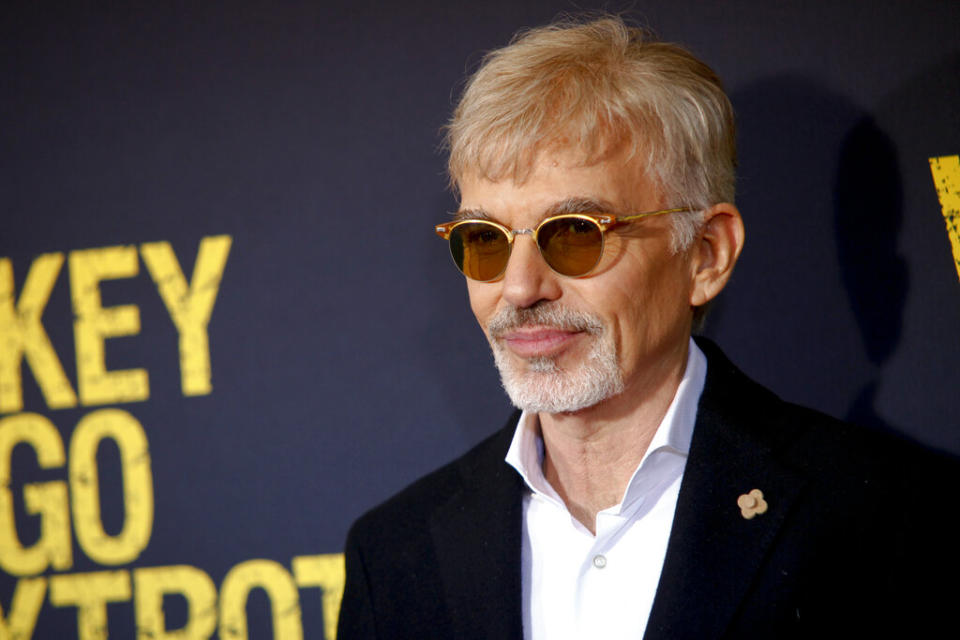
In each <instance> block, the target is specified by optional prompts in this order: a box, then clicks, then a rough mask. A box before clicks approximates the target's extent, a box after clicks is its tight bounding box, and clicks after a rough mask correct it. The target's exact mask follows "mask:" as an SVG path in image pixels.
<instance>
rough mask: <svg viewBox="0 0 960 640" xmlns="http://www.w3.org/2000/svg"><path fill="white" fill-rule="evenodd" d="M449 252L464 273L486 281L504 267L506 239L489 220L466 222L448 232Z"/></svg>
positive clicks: (501, 271) (507, 253)
mask: <svg viewBox="0 0 960 640" xmlns="http://www.w3.org/2000/svg"><path fill="white" fill-rule="evenodd" d="M450 253H451V255H453V261H454V262H455V263H456V265H457V267H458V268H459V269H460V271H462V272H463V274H464V275H465V276H467V277H468V278H471V279H473V280H480V281H482V282H487V281H489V280H495V279H497V278H498V277H500V275H501V274H502V273H503V271H504V269H506V268H507V260H508V259H509V258H510V241H509V239H508V238H507V235H506V234H505V233H504V232H503V231H501V230H500V229H498V228H497V227H495V226H494V225H492V224H487V223H485V222H467V223H465V224H461V225H458V226H456V227H454V229H453V231H451V232H450Z"/></svg>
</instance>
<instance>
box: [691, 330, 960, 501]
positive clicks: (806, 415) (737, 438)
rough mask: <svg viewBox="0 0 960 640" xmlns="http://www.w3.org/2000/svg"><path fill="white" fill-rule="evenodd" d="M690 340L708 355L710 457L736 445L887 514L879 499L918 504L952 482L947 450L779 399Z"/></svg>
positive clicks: (705, 400)
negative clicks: (845, 490) (872, 500)
mask: <svg viewBox="0 0 960 640" xmlns="http://www.w3.org/2000/svg"><path fill="white" fill-rule="evenodd" d="M697 342H698V345H699V346H700V348H701V349H702V350H703V351H704V353H705V354H706V355H707V361H708V367H707V383H706V385H705V388H704V392H703V395H702V396H701V400H700V407H699V410H698V411H699V413H698V429H700V427H705V428H704V429H703V431H704V432H708V433H710V434H711V437H710V438H708V440H709V442H706V443H704V444H705V445H707V446H708V447H709V452H708V453H709V455H718V453H717V451H718V450H719V451H722V449H718V447H721V446H731V445H740V444H743V446H745V447H750V448H752V450H754V451H756V452H758V453H759V452H764V453H769V454H770V456H771V459H775V460H777V461H778V462H779V463H780V465H781V466H780V467H779V468H780V469H782V470H784V471H792V472H795V473H796V474H797V475H798V476H802V477H804V478H805V479H806V481H807V482H809V483H811V484H812V486H813V487H816V488H819V489H820V490H821V491H822V495H823V496H824V500H825V501H829V499H830V498H828V497H826V496H827V495H828V493H832V494H837V492H838V491H839V490H840V488H841V487H843V486H846V487H849V488H850V489H851V490H854V491H855V492H857V493H860V492H862V493H865V494H869V495H873V496H875V497H876V498H877V500H878V501H879V502H881V503H884V504H885V510H886V511H887V512H888V513H889V512H890V511H891V509H890V504H889V502H888V501H887V500H886V499H890V498H893V497H894V496H897V497H899V498H901V499H904V500H910V499H911V496H913V494H914V493H918V492H924V493H925V495H924V496H919V495H918V496H916V499H917V500H918V504H919V503H922V502H927V503H929V501H930V500H935V499H936V498H935V496H937V495H943V494H944V493H945V492H946V491H948V490H952V489H953V488H955V487H957V486H960V462H958V461H957V459H956V458H954V457H953V456H950V455H948V454H943V453H939V452H935V451H933V450H930V449H927V448H925V447H923V446H921V445H920V444H918V443H915V442H912V441H910V440H908V439H907V438H905V437H903V436H901V435H898V434H896V433H893V432H886V431H881V430H878V429H872V428H867V427H863V426H860V425H856V424H851V423H849V422H845V421H842V420H839V419H837V418H834V417H831V416H829V415H826V414H824V413H821V412H820V411H816V410H814V409H811V408H809V407H804V406H801V405H797V404H793V403H791V402H787V401H785V400H782V399H781V398H779V397H778V396H777V395H776V394H775V393H773V392H772V391H770V390H769V389H766V388H765V387H763V386H761V385H760V384H758V383H756V382H754V381H753V380H751V379H750V378H749V377H747V376H746V375H745V374H744V373H743V372H741V371H740V370H739V369H738V368H737V367H736V366H735V365H734V364H733V363H732V362H730V360H729V359H728V358H727V357H726V356H725V355H724V354H723V352H722V351H721V350H720V349H719V347H717V346H716V345H715V344H713V343H712V342H710V341H709V340H704V339H698V341H697ZM698 435H701V436H702V435H704V434H703V433H701V434H696V433H695V436H694V437H695V438H696V437H697V436H698ZM848 506H849V505H848Z"/></svg>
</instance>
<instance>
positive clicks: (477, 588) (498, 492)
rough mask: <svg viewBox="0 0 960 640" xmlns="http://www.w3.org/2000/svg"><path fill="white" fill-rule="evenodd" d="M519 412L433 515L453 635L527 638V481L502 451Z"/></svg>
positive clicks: (437, 549)
mask: <svg viewBox="0 0 960 640" xmlns="http://www.w3.org/2000/svg"><path fill="white" fill-rule="evenodd" d="M515 425H516V416H514V418H513V419H512V423H510V424H509V426H508V427H507V428H506V429H504V432H503V434H504V435H503V436H502V437H498V438H497V439H496V443H497V445H498V446H491V447H489V448H488V452H487V454H485V456H484V457H483V458H482V459H481V460H479V461H478V463H477V464H476V465H474V466H472V467H465V468H464V469H463V470H462V471H463V478H464V484H463V489H462V490H461V491H459V492H457V493H456V494H454V495H453V496H451V498H450V500H449V501H448V502H447V503H445V504H444V505H443V506H442V507H441V508H439V509H438V510H437V511H436V512H435V514H434V517H433V518H432V521H431V534H432V536H433V541H434V544H435V549H436V553H437V566H438V568H439V570H440V574H441V575H440V579H441V582H442V585H443V590H444V596H445V598H446V602H447V606H448V607H449V613H450V619H451V622H452V625H453V628H454V631H455V633H454V637H456V638H498V639H499V638H503V639H510V638H517V639H518V640H521V639H522V638H523V622H522V615H523V614H522V605H521V603H522V592H521V591H522V588H521V578H520V574H521V566H520V548H521V540H520V536H521V530H522V517H523V516H522V496H523V481H522V479H521V478H520V476H519V475H518V474H517V473H516V471H514V469H512V468H511V467H510V466H509V465H508V464H507V463H506V462H504V459H503V458H504V455H505V454H506V451H507V447H508V446H509V443H510V439H511V438H512V435H513V427H514V426H515Z"/></svg>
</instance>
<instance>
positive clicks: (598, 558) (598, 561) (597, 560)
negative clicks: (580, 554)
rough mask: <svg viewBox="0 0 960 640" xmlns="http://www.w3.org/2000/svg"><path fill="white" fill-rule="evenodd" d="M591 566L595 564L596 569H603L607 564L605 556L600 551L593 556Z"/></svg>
mask: <svg viewBox="0 0 960 640" xmlns="http://www.w3.org/2000/svg"><path fill="white" fill-rule="evenodd" d="M593 566H595V567H596V568H597V569H603V568H604V567H605V566H607V558H606V556H604V555H603V554H602V553H598V554H597V555H595V556H593Z"/></svg>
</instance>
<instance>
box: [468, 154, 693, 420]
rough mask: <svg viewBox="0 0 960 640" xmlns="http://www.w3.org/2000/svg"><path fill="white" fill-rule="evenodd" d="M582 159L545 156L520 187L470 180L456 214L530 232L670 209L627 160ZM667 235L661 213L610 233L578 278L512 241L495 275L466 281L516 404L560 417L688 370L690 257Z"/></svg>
mask: <svg viewBox="0 0 960 640" xmlns="http://www.w3.org/2000/svg"><path fill="white" fill-rule="evenodd" d="M581 160H582V157H581V154H579V153H578V152H577V151H576V150H575V149H559V150H555V151H551V152H543V153H541V154H540V155H539V156H538V158H537V161H536V162H535V164H534V167H533V171H532V172H531V173H530V175H529V177H528V178H527V179H526V180H525V181H524V182H523V183H522V184H517V183H515V182H513V181H511V180H502V181H498V182H491V181H489V180H484V179H481V178H475V177H471V176H467V177H465V178H464V179H463V180H461V183H460V189H461V194H462V198H461V207H460V212H461V215H464V216H466V217H484V216H485V217H488V218H490V219H492V220H495V221H497V222H499V223H501V224H503V225H505V226H507V227H509V228H512V229H526V228H534V227H536V226H537V224H539V223H540V221H541V220H543V219H544V218H546V217H549V216H551V215H556V214H557V213H567V212H585V211H591V212H604V213H612V214H615V215H627V214H631V213H640V212H644V211H652V210H656V209H662V208H665V207H667V206H673V205H675V203H667V202H664V201H663V198H662V197H661V195H660V194H659V192H658V190H657V189H656V188H655V185H654V183H653V182H652V181H650V180H648V179H647V177H646V175H645V174H644V172H643V170H642V166H641V165H640V163H639V162H637V161H630V160H628V159H626V157H625V153H618V154H609V155H608V156H606V157H605V159H604V160H602V161H600V162H594V163H592V164H589V165H584V164H583V163H582V161H581ZM670 228H671V221H670V219H669V216H657V217H653V218H649V219H644V220H641V221H639V222H636V223H633V224H631V225H629V226H623V227H618V228H616V229H615V230H613V231H609V232H607V234H606V248H605V250H604V254H603V257H602V258H601V261H600V264H599V265H598V266H597V268H596V269H595V270H594V271H593V272H591V273H590V275H588V276H586V277H583V278H569V277H565V276H561V275H558V274H556V273H554V272H553V271H552V270H551V269H550V267H549V266H547V264H546V262H544V260H543V258H542V257H541V256H540V253H539V251H538V249H537V247H536V244H535V243H534V241H533V240H532V239H531V238H530V237H529V236H517V237H516V239H515V240H514V245H513V252H512V254H511V256H510V261H509V263H508V265H507V269H506V272H505V273H504V275H503V277H502V278H501V279H500V280H497V281H495V282H477V281H474V280H467V288H468V292H469V295H470V305H471V307H472V309H473V312H474V314H475V315H476V317H477V320H478V321H479V323H480V326H481V327H482V328H483V329H484V332H485V333H486V334H487V338H488V340H489V341H490V344H491V346H492V348H493V351H494V356H495V359H496V362H497V367H498V368H499V370H500V375H501V379H502V381H503V384H504V387H505V388H506V389H507V392H508V394H509V395H510V398H511V400H513V402H514V404H515V405H517V406H518V407H520V408H523V409H527V410H529V411H536V412H548V413H560V412H572V411H579V410H581V409H586V408H588V407H592V406H595V405H598V404H599V403H601V402H603V401H604V400H607V399H609V398H612V397H616V396H619V395H620V394H625V395H624V397H626V394H630V396H629V397H632V398H638V399H640V398H643V397H646V396H647V395H648V394H651V393H654V392H656V391H657V390H658V389H659V388H660V387H661V386H662V385H664V384H666V381H667V378H669V377H670V376H672V375H674V374H675V373H676V372H677V367H682V364H683V362H684V361H685V357H686V348H687V338H688V336H689V334H690V321H691V310H690V294H691V289H692V286H693V267H692V265H691V260H690V258H689V254H685V253H681V254H675V253H673V252H672V251H671V249H670ZM638 394H639V395H638Z"/></svg>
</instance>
